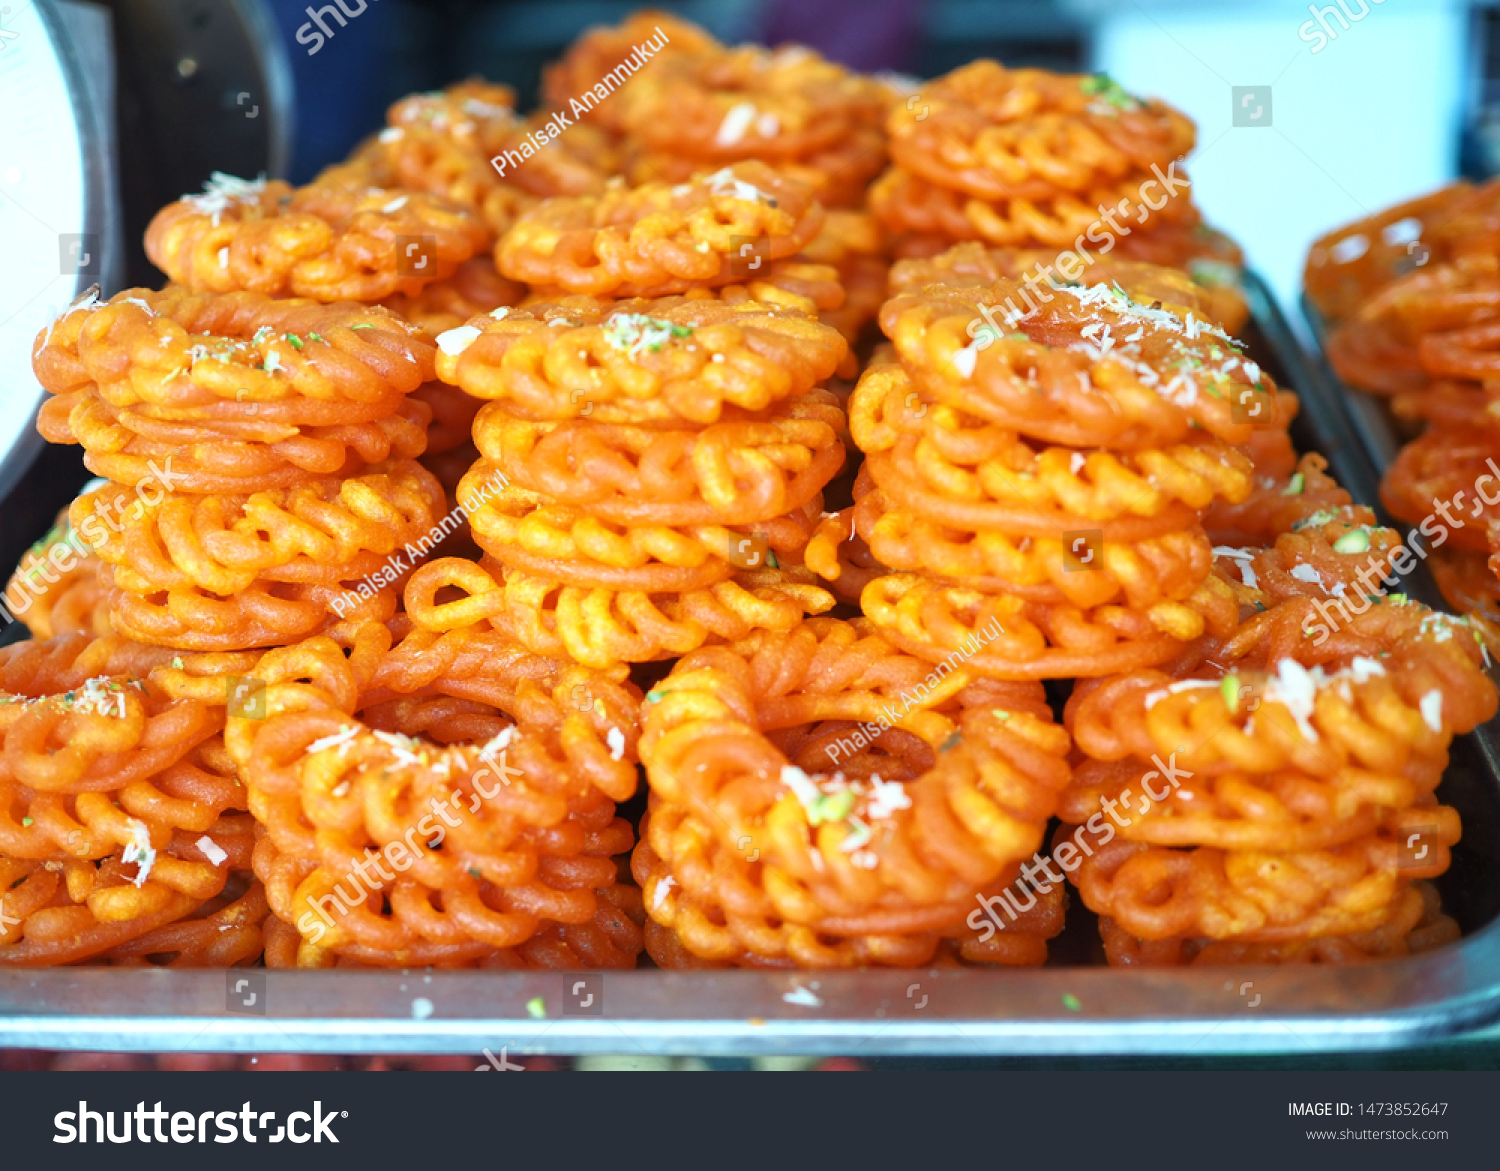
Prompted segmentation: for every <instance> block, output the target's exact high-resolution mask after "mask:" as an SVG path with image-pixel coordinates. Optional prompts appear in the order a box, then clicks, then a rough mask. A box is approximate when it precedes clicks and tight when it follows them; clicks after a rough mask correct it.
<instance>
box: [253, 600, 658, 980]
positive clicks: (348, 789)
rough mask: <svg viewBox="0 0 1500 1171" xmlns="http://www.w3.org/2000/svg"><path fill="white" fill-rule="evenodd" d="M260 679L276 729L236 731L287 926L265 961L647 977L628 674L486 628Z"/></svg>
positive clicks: (330, 646) (287, 663)
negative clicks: (632, 856) (643, 972)
mask: <svg viewBox="0 0 1500 1171" xmlns="http://www.w3.org/2000/svg"><path fill="white" fill-rule="evenodd" d="M346 649H347V651H348V658H347V659H346V657H345V653H344V652H345V650H346ZM256 672H257V675H258V676H259V677H260V678H261V679H262V680H264V682H265V686H266V692H265V709H264V711H263V712H262V713H261V715H262V716H263V717H264V718H263V719H260V720H255V719H249V718H244V719H240V718H232V719H231V720H230V726H229V729H228V731H227V733H226V736H225V738H226V741H227V743H228V745H229V748H230V751H231V754H232V755H233V756H234V758H235V760H236V762H237V763H238V764H239V766H240V768H241V773H242V775H243V776H244V778H245V781H246V783H247V785H248V786H249V800H250V809H251V811H252V812H253V813H254V815H255V817H256V820H257V822H258V823H259V828H258V829H257V841H256V846H255V856H254V866H255V872H256V874H257V875H259V877H260V878H261V880H262V881H263V882H264V883H265V886H266V893H267V896H268V897H269V899H270V904H271V907H272V909H273V910H274V912H275V914H276V916H277V918H278V920H279V921H280V924H281V926H280V927H278V932H279V933H280V934H281V936H282V938H281V939H279V940H278V941H277V942H276V945H275V946H272V945H271V944H270V943H268V948H267V963H268V964H269V965H270V966H272V967H282V966H297V967H331V966H334V965H335V964H341V965H346V966H347V965H359V966H387V967H408V966H412V967H415V966H422V965H429V964H430V965H435V966H444V967H467V966H484V967H505V968H517V967H565V968H566V967H574V968H577V967H603V968H629V967H634V966H635V961H636V956H637V955H638V954H639V952H640V950H641V934H640V926H639V921H640V920H641V919H642V918H643V916H642V915H641V914H640V896H639V892H636V891H634V890H632V889H630V888H625V887H622V886H620V885H619V883H618V881H617V878H618V870H617V866H616V863H615V862H614V860H613V859H614V856H616V855H620V854H624V853H626V852H627V851H628V850H629V849H630V847H631V845H632V843H633V836H632V833H631V829H630V825H629V823H628V822H626V821H624V820H623V819H621V818H619V817H616V816H615V803H616V802H619V801H624V800H627V799H628V798H629V797H630V796H631V795H632V794H633V793H634V792H635V787H636V766H635V743H636V738H637V729H636V713H637V711H638V710H639V706H640V698H641V697H640V692H639V690H637V689H635V688H633V687H632V686H631V685H630V684H628V683H627V682H626V681H625V680H626V668H624V667H623V666H620V667H616V668H614V669H613V670H610V671H604V672H599V671H591V670H589V669H587V668H584V667H580V666H577V665H575V664H573V663H570V662H567V661H566V660H556V659H548V658H544V657H542V656H539V655H533V654H530V653H528V652H526V651H524V650H522V649H521V648H519V647H517V646H516V645H515V644H514V643H512V642H510V641H509V640H507V639H505V638H503V637H502V636H499V635H496V634H494V633H493V632H489V633H482V632H479V631H475V630H463V631H454V632H450V633H448V634H444V635H441V636H437V635H430V634H427V633H425V632H422V631H411V632H410V633H408V634H407V635H406V637H405V638H403V639H402V640H401V641H400V642H399V643H397V644H396V645H394V646H392V645H391V634H390V631H389V630H387V629H386V628H385V627H383V626H380V625H378V624H374V623H369V624H366V625H365V626H363V627H362V628H360V630H359V631H358V632H357V633H355V634H354V635H353V636H352V639H350V640H348V641H347V643H346V646H343V647H341V646H340V644H339V643H338V642H335V641H334V640H332V639H329V638H315V639H312V640H309V641H307V642H304V643H301V644H298V645H295V646H290V647H286V648H283V649H280V650H274V651H270V652H268V653H267V654H266V656H265V657H264V658H263V659H262V660H261V662H260V664H259V665H258V666H257V668H256ZM356 712H357V713H358V714H354V713H356ZM287 925H295V934H294V935H293V934H291V933H287V932H286V930H285V928H286V926H287Z"/></svg>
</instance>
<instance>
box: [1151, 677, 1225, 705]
mask: <svg viewBox="0 0 1500 1171" xmlns="http://www.w3.org/2000/svg"><path fill="white" fill-rule="evenodd" d="M1219 683H1220V681H1219V680H1218V679H1179V680H1177V682H1176V683H1169V684H1167V685H1166V686H1165V687H1163V688H1162V689H1161V690H1160V691H1153V692H1152V693H1151V694H1150V695H1148V696H1146V710H1147V711H1150V710H1151V709H1152V708H1154V707H1155V706H1156V705H1157V704H1159V703H1160V702H1161V701H1162V700H1164V699H1166V698H1167V696H1169V695H1175V694H1176V693H1177V692H1179V691H1194V690H1196V689H1198V688H1200V687H1212V688H1215V689H1217V688H1218V687H1219Z"/></svg>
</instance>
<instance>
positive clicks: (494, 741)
mask: <svg viewBox="0 0 1500 1171" xmlns="http://www.w3.org/2000/svg"><path fill="white" fill-rule="evenodd" d="M515 734H516V726H515V725H514V724H511V725H510V726H509V727H507V728H502V729H501V730H500V731H499V732H497V733H496V734H495V735H494V736H493V737H492V738H491V739H490V742H489V743H488V744H486V745H485V746H484V747H483V748H481V749H480V750H479V756H480V758H481V759H482V760H489V759H490V758H491V757H493V756H494V754H495V753H497V752H500V751H501V750H503V749H505V748H508V747H510V742H511V740H512V739H514V737H515Z"/></svg>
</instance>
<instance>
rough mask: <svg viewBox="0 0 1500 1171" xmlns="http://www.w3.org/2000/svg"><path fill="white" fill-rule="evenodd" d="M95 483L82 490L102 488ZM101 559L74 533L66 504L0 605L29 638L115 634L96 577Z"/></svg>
mask: <svg viewBox="0 0 1500 1171" xmlns="http://www.w3.org/2000/svg"><path fill="white" fill-rule="evenodd" d="M102 484H103V481H95V482H94V483H93V484H90V485H89V486H88V487H87V488H85V491H86V492H87V491H91V490H92V489H93V488H95V487H99V486H102ZM101 567H102V563H101V562H100V560H99V557H98V555H97V554H95V553H94V551H93V550H92V549H90V548H89V547H88V545H87V544H86V543H85V542H84V541H83V540H82V539H81V538H80V537H79V536H78V534H77V533H75V532H74V531H73V528H72V526H71V525H70V524H69V523H68V510H67V509H66V508H65V509H63V510H62V512H61V513H60V514H59V515H58V517H57V523H56V524H54V525H53V526H52V528H51V529H49V530H48V532H47V534H46V536H44V537H43V538H42V539H41V540H39V541H38V542H37V543H36V544H34V545H32V547H31V548H30V549H28V550H27V551H26V554H25V556H23V557H22V558H21V563H20V565H18V566H17V567H16V571H15V573H13V574H12V575H11V578H10V581H9V582H8V583H6V586H5V592H4V593H3V594H0V603H3V604H4V606H5V609H6V610H7V611H8V612H9V613H10V614H11V615H13V616H14V617H16V618H18V619H20V620H21V622H22V623H24V624H25V626H26V629H28V630H29V631H31V636H32V637H33V638H52V637H53V636H54V635H58V634H76V633H78V632H79V631H82V632H83V633H85V634H94V635H105V634H111V633H113V630H114V628H113V627H111V626H110V624H109V606H108V604H107V602H106V599H105V593H104V585H103V582H101V581H100V576H99V574H100V569H101Z"/></svg>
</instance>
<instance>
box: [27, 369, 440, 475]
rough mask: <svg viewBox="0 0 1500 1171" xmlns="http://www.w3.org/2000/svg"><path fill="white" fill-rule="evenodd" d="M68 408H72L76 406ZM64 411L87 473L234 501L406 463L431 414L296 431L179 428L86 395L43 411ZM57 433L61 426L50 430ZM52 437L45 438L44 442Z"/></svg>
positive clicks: (411, 403) (400, 411)
mask: <svg viewBox="0 0 1500 1171" xmlns="http://www.w3.org/2000/svg"><path fill="white" fill-rule="evenodd" d="M70 404H71V405H70ZM48 408H54V409H55V410H56V411H57V412H58V413H60V412H61V411H62V410H63V409H64V408H68V410H67V422H66V425H65V431H66V434H67V435H68V436H71V437H73V438H72V439H70V440H64V441H65V442H78V443H81V444H83V447H84V450H85V452H86V454H85V456H84V463H85V464H86V465H87V466H88V468H89V470H90V471H93V472H96V473H97V474H98V475H101V476H106V477H108V478H109V479H111V480H113V481H114V482H115V483H117V484H131V485H135V484H151V483H153V482H154V481H156V480H158V478H160V477H161V476H162V475H163V473H162V467H163V465H165V466H166V467H168V468H170V469H171V471H170V472H169V473H166V474H168V475H170V477H171V479H172V481H173V488H174V489H175V490H177V491H179V492H183V493H193V494H202V493H224V494H228V495H235V494H242V493H249V492H259V491H263V490H269V489H275V488H289V487H292V486H294V485H297V484H302V483H307V482H309V481H312V480H314V479H316V478H317V477H318V476H330V475H333V474H335V473H338V472H344V473H346V474H347V473H349V472H350V471H352V470H358V469H359V468H361V467H362V466H363V465H368V464H379V463H382V462H383V461H385V460H392V459H394V460H410V459H414V458H415V457H417V456H419V455H421V454H422V453H423V451H424V450H425V448H426V446H427V425H428V422H429V421H430V419H431V416H432V411H431V408H430V407H428V406H427V404H426V403H424V402H422V401H420V398H418V397H412V398H407V399H405V400H403V401H402V402H401V404H400V405H399V406H398V407H397V409H396V411H395V412H394V413H392V414H389V415H387V416H385V417H384V418H382V419H378V420H375V421H373V422H368V423H346V424H339V425H335V426H328V427H296V426H292V425H290V424H285V423H273V422H271V421H269V420H267V421H265V422H260V421H258V420H256V419H253V418H252V419H246V420H243V421H238V422H235V421H228V420H224V421H218V422H213V423H205V422H178V421H171V420H163V419H153V418H151V417H150V416H149V415H145V414H141V413H139V412H137V411H133V410H130V409H128V408H127V409H119V408H115V407H112V406H110V405H109V404H108V403H105V402H102V401H100V400H99V399H97V398H95V397H93V396H92V395H89V394H78V395H72V394H69V395H61V396H58V397H55V398H52V399H49V400H48V401H47V402H46V403H45V404H43V418H42V419H41V420H40V421H39V427H43V428H47V427H48V419H47V418H46V416H47V414H48V413H49V412H48ZM48 430H50V431H51V432H52V433H53V434H54V435H60V434H62V433H63V430H64V429H63V428H48ZM46 433H47V431H44V434H46Z"/></svg>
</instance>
